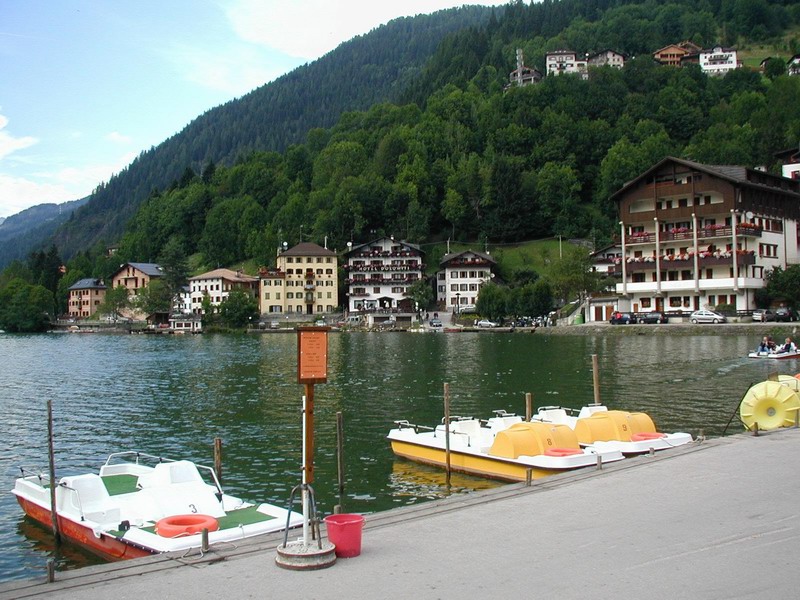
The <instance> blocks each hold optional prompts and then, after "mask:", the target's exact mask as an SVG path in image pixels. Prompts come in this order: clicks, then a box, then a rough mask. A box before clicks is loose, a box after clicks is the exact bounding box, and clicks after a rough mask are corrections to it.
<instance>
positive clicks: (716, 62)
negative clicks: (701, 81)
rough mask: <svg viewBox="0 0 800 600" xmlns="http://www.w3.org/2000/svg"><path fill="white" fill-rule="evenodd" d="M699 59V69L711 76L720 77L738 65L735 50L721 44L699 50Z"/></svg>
mask: <svg viewBox="0 0 800 600" xmlns="http://www.w3.org/2000/svg"><path fill="white" fill-rule="evenodd" d="M699 59H700V60H699V62H700V69H702V71H703V72H704V73H706V74H707V75H710V76H712V77H722V76H723V75H725V74H726V73H728V72H729V71H733V70H734V69H736V68H737V67H739V66H740V65H739V59H738V57H737V54H736V50H734V49H733V48H723V47H722V46H714V47H713V48H711V49H709V50H701V51H700V55H699Z"/></svg>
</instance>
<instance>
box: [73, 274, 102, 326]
mask: <svg viewBox="0 0 800 600" xmlns="http://www.w3.org/2000/svg"><path fill="white" fill-rule="evenodd" d="M105 297H106V286H105V284H104V283H103V280H102V279H91V278H90V279H81V280H80V281H76V282H75V283H73V284H72V285H71V286H70V288H69V305H68V306H69V308H68V313H69V316H70V317H71V318H73V319H86V318H88V317H91V316H93V315H94V313H95V312H96V311H97V307H98V306H99V305H100V304H102V302H103V299H104V298H105Z"/></svg>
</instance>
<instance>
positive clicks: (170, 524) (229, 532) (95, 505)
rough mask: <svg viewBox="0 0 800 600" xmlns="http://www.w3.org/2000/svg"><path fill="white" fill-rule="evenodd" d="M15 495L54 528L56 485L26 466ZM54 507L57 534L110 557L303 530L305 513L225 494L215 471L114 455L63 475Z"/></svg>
mask: <svg viewBox="0 0 800 600" xmlns="http://www.w3.org/2000/svg"><path fill="white" fill-rule="evenodd" d="M20 470H21V472H22V476H21V477H20V478H18V479H17V480H16V482H15V485H14V489H13V490H12V493H13V494H14V495H15V496H16V497H17V500H18V502H19V504H20V506H21V507H22V509H23V510H24V511H25V514H26V515H28V516H29V517H31V518H32V519H34V520H36V521H38V522H39V523H41V524H43V525H45V526H48V527H50V526H51V525H52V522H53V519H52V505H51V484H52V482H51V481H50V479H49V477H48V476H47V475H44V474H42V473H40V472H35V471H32V470H30V469H25V468H23V467H21V468H20ZM55 505H56V515H57V529H58V532H59V534H60V535H61V536H62V537H64V538H66V539H68V540H71V541H72V542H75V543H77V544H79V545H81V546H84V547H85V548H87V549H88V550H90V551H92V552H94V553H95V554H98V555H100V556H101V557H103V558H105V559H108V560H120V559H127V558H137V557H142V556H148V555H151V554H157V553H162V552H173V551H187V550H190V549H192V548H199V547H201V546H202V545H203V543H204V540H203V537H204V533H203V532H204V531H205V532H207V543H208V545H209V546H213V545H214V544H219V543H222V542H236V541H239V540H242V539H246V538H251V537H253V536H257V535H262V534H266V533H271V532H275V531H280V530H283V529H285V528H286V527H287V526H288V527H297V526H299V525H302V523H303V516H302V515H301V514H299V513H296V512H290V511H289V510H287V509H285V508H281V507H278V506H274V505H272V504H266V503H262V504H252V503H248V502H245V501H244V500H242V499H240V498H236V497H234V496H230V495H228V494H226V493H224V492H223V490H222V486H221V485H220V483H219V480H218V478H217V476H216V473H215V472H214V470H213V469H212V468H210V467H206V466H203V465H199V464H195V463H194V462H191V461H189V460H171V459H167V458H163V457H157V456H153V455H149V454H145V453H142V452H136V451H125V452H118V453H115V454H111V455H110V456H109V457H108V459H107V460H106V462H105V463H104V464H103V465H102V466H101V467H100V470H99V473H83V474H80V475H72V476H65V477H61V478H60V479H59V480H58V482H57V483H56V489H55Z"/></svg>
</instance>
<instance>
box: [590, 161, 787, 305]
mask: <svg viewBox="0 0 800 600" xmlns="http://www.w3.org/2000/svg"><path fill="white" fill-rule="evenodd" d="M611 199H612V200H613V201H615V202H616V203H617V206H618V208H619V216H620V236H621V241H622V243H621V246H622V253H621V258H620V259H618V260H617V263H618V264H617V266H616V272H617V274H619V275H620V276H621V282H620V283H618V284H617V293H618V295H619V300H618V309H619V310H622V311H633V312H648V311H652V310H660V311H664V312H667V313H687V314H688V313H691V312H692V311H694V310H698V309H700V308H707V307H715V306H719V305H721V304H727V305H731V306H732V307H733V308H734V309H735V310H739V311H746V310H752V309H753V308H755V293H756V290H758V289H760V288H763V287H764V286H765V284H766V282H765V276H766V275H767V274H768V273H769V271H770V270H771V269H773V268H774V267H782V268H785V267H786V266H788V265H791V264H797V263H800V231H798V221H800V181H796V180H791V179H787V178H785V177H780V176H777V175H772V174H769V173H766V172H763V171H760V170H755V169H748V168H745V167H740V166H710V165H703V164H699V163H695V162H691V161H686V160H681V159H677V158H672V157H667V158H665V159H664V160H662V161H661V162H659V163H658V164H656V165H655V166H653V167H651V168H650V169H649V170H648V171H646V172H645V173H643V174H641V175H639V176H638V177H637V178H636V179H634V180H632V181H630V182H628V183H627V184H625V186H624V187H623V188H622V189H620V190H619V191H618V192H616V193H615V194H614V195H613V196H612V197H611ZM608 311H609V308H608V307H605V312H608ZM608 316H609V315H606V314H594V315H591V317H590V318H591V319H592V320H598V321H599V320H605V319H607V318H608Z"/></svg>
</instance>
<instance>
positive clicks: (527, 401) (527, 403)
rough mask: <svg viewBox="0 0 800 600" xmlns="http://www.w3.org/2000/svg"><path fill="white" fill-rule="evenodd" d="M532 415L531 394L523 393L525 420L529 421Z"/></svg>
mask: <svg viewBox="0 0 800 600" xmlns="http://www.w3.org/2000/svg"><path fill="white" fill-rule="evenodd" d="M532 416H533V394H531V393H530V392H528V393H527V394H525V420H526V421H530V420H531V417H532Z"/></svg>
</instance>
